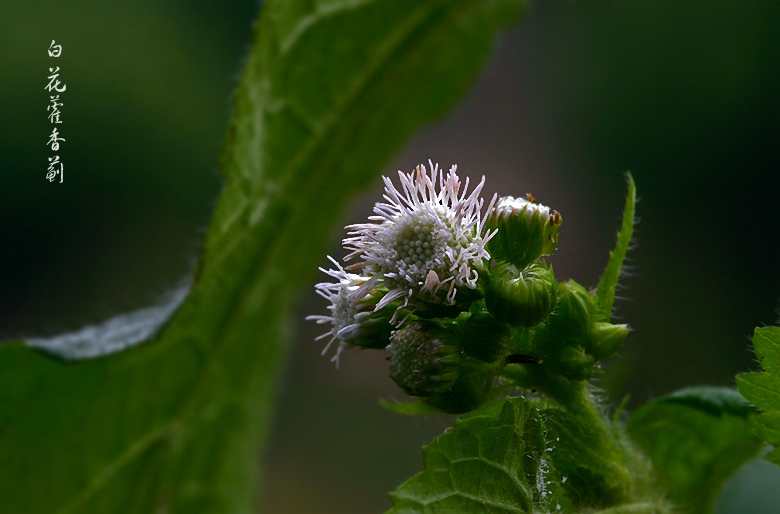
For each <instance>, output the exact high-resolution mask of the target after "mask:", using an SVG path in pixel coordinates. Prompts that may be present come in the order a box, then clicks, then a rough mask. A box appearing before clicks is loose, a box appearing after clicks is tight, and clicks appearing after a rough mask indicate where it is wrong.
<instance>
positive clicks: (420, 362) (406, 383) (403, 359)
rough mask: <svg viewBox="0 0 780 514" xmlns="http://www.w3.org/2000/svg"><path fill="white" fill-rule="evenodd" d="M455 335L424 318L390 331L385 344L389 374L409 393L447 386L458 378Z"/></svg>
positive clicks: (422, 393)
mask: <svg viewBox="0 0 780 514" xmlns="http://www.w3.org/2000/svg"><path fill="white" fill-rule="evenodd" d="M456 337H457V334H456V333H455V332H454V331H452V330H447V329H444V328H441V327H439V326H438V325H436V324H435V323H428V322H422V323H412V324H410V325H407V326H405V327H404V328H402V329H401V330H396V331H394V332H393V335H392V336H391V337H390V344H389V345H388V346H387V351H388V352H389V357H388V358H389V360H390V378H392V379H393V380H394V381H395V383H396V384H398V387H400V388H401V389H403V390H404V392H405V393H407V394H409V395H412V396H422V397H426V396H430V395H432V394H434V393H440V392H443V391H447V390H449V389H450V388H452V386H453V384H454V383H455V381H456V380H457V378H458V368H459V364H460V349H459V347H458V344H457V343H458V341H457V339H456Z"/></svg>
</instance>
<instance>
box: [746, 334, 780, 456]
mask: <svg viewBox="0 0 780 514" xmlns="http://www.w3.org/2000/svg"><path fill="white" fill-rule="evenodd" d="M753 349H754V350H755V352H756V355H757V356H758V362H760V363H761V367H762V368H764V370H765V373H760V372H754V373H745V374H744V375H738V376H737V388H738V389H739V392H740V393H742V395H743V396H744V397H745V398H747V400H748V401H750V402H752V403H753V404H754V405H755V406H756V407H758V408H759V409H760V410H761V413H760V414H758V415H757V416H754V417H753V419H752V420H751V421H752V424H753V428H754V429H755V430H756V432H757V433H758V435H760V436H761V437H762V438H763V439H764V440H765V441H766V442H767V443H769V444H771V445H772V446H774V448H775V449H774V451H772V452H771V453H770V454H769V455H767V456H766V459H767V460H768V461H770V462H772V463H774V464H777V465H778V466H780V327H761V328H757V329H756V330H755V332H754V333H753Z"/></svg>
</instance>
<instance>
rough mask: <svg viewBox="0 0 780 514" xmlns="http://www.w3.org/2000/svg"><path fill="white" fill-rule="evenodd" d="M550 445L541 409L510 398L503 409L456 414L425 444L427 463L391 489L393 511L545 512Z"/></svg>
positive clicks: (548, 480)
mask: <svg viewBox="0 0 780 514" xmlns="http://www.w3.org/2000/svg"><path fill="white" fill-rule="evenodd" d="M545 449H546V446H545V440H544V425H543V422H542V419H541V416H540V413H539V411H538V410H537V409H536V407H535V406H534V405H533V404H532V403H531V402H530V401H528V400H526V399H524V398H508V399H507V400H506V402H505V403H504V406H503V409H502V410H501V413H500V414H499V415H497V416H496V415H480V416H472V417H467V418H465V419H460V420H457V421H456V422H455V426H454V427H453V429H452V430H451V431H448V432H445V433H444V434H442V435H441V436H439V437H438V438H437V439H436V440H435V441H433V442H432V443H431V444H429V445H427V446H425V447H424V448H423V460H424V467H425V469H424V470H423V471H421V472H420V473H418V474H416V475H415V476H413V477H412V478H410V479H409V480H408V481H406V482H405V483H404V484H403V485H401V487H399V488H398V489H397V490H396V491H395V492H393V493H391V494H390V497H391V498H392V500H393V508H392V509H391V510H390V511H389V512H390V513H391V514H400V513H422V512H425V513H433V512H458V513H472V512H473V513H510V512H511V513H518V512H546V511H547V509H546V504H547V503H548V502H550V500H551V499H552V493H551V492H550V487H552V484H549V483H548V482H552V481H553V480H551V477H549V476H547V471H548V469H547V465H546V462H545V460H544V453H545Z"/></svg>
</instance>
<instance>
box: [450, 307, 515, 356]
mask: <svg viewBox="0 0 780 514" xmlns="http://www.w3.org/2000/svg"><path fill="white" fill-rule="evenodd" d="M461 331H462V332H461V333H462V334H463V336H462V345H463V351H464V352H465V353H466V355H469V356H471V357H474V358H476V359H479V360H481V361H484V362H495V361H497V360H498V359H500V358H502V357H503V356H504V355H505V354H506V343H507V339H508V338H509V335H510V334H509V328H508V327H507V326H506V324H504V323H500V322H499V321H498V320H497V319H496V318H495V317H494V316H493V315H492V314H490V313H487V312H484V311H483V312H477V313H474V314H471V315H470V316H469V317H468V318H466V320H465V321H463V322H462V323H461Z"/></svg>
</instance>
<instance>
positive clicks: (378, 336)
mask: <svg viewBox="0 0 780 514" xmlns="http://www.w3.org/2000/svg"><path fill="white" fill-rule="evenodd" d="M328 259H330V261H331V262H332V263H333V264H334V265H335V266H336V268H337V269H335V270H333V269H329V270H326V269H324V268H320V271H322V272H323V273H326V274H327V275H330V276H331V277H333V278H335V279H336V282H335V283H334V282H322V283H319V284H317V285H316V286H314V287H315V288H316V290H317V293H318V294H319V295H320V296H322V297H323V298H325V299H326V300H328V301H329V302H330V305H329V306H328V310H329V311H330V315H328V316H324V315H315V316H307V317H306V319H307V320H313V321H316V322H317V323H318V324H323V323H330V324H331V325H332V326H331V328H330V330H328V331H327V332H325V333H324V334H322V335H321V336H319V337H317V340H318V341H319V340H320V339H324V338H326V337H328V336H330V341H328V344H327V345H326V346H325V349H323V350H322V354H323V355H324V354H325V353H326V352H327V351H328V349H329V348H330V347H331V345H333V343H334V342H336V341H338V347H337V348H336V354H335V355H334V356H333V358H332V359H331V360H332V361H334V362H336V365H338V362H339V357H340V356H341V352H343V351H344V350H347V349H349V348H353V347H355V346H362V347H366V348H384V347H385V345H387V340H388V338H389V337H390V332H391V331H392V325H390V316H389V315H385V313H383V312H381V311H380V312H376V311H375V307H376V304H377V302H378V301H379V299H380V296H381V293H380V292H379V291H377V290H374V291H371V292H368V293H366V294H365V295H363V297H362V298H361V299H360V300H358V301H354V300H352V299H350V295H351V294H352V293H354V292H355V291H356V290H357V289H359V288H360V287H361V286H362V285H364V284H365V283H366V282H367V281H368V280H369V279H368V277H363V276H360V275H355V274H353V273H348V272H347V271H346V270H344V268H343V267H342V266H341V265H340V264H339V263H338V262H336V260H335V259H333V258H332V257H330V256H328Z"/></svg>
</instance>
